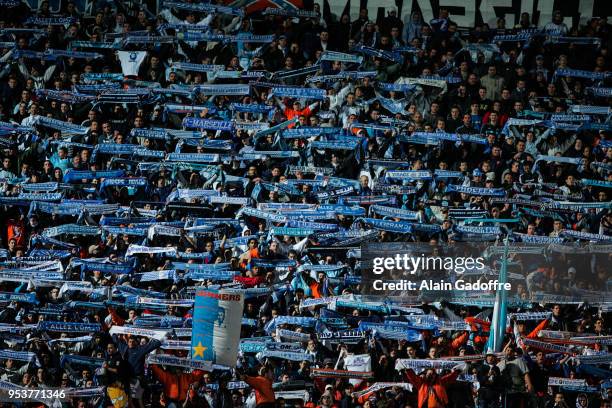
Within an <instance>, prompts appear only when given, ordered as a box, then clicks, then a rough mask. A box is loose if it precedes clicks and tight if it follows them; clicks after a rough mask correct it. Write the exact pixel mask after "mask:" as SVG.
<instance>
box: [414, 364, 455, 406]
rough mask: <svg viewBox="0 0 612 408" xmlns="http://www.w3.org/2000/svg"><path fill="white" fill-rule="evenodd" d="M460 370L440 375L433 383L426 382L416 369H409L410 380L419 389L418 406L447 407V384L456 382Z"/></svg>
mask: <svg viewBox="0 0 612 408" xmlns="http://www.w3.org/2000/svg"><path fill="white" fill-rule="evenodd" d="M458 375H459V371H453V372H452V373H450V374H446V375H445V376H442V377H438V378H437V379H436V381H435V382H434V383H433V384H428V383H426V382H425V381H424V380H423V379H422V378H421V377H419V376H418V375H416V374H415V373H414V371H412V370H410V369H409V370H407V371H406V376H407V377H408V381H409V382H410V383H411V384H412V385H414V387H415V388H416V389H417V390H418V403H417V407H418V408H445V407H446V406H447V405H448V395H446V385H448V384H450V383H452V382H455V380H456V379H457V376H458Z"/></svg>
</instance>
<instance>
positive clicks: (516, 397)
mask: <svg viewBox="0 0 612 408" xmlns="http://www.w3.org/2000/svg"><path fill="white" fill-rule="evenodd" d="M505 352H506V358H505V359H504V360H502V361H501V362H500V363H499V364H497V367H498V368H499V370H500V371H501V373H502V376H503V378H504V380H505V385H506V400H505V404H506V406H508V407H517V408H524V407H526V406H527V399H526V397H527V395H528V394H531V393H532V392H533V385H532V384H531V377H530V376H529V368H528V367H527V364H526V363H525V360H523V359H522V358H518V357H517V355H516V346H513V345H510V346H508V347H507V348H506V350H505Z"/></svg>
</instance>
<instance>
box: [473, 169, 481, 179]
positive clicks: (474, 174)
mask: <svg viewBox="0 0 612 408" xmlns="http://www.w3.org/2000/svg"><path fill="white" fill-rule="evenodd" d="M472 176H473V177H482V170H480V169H474V171H473V172H472Z"/></svg>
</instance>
